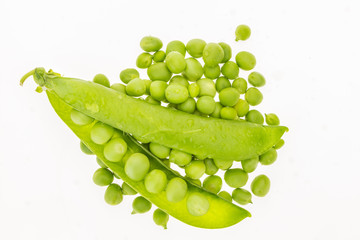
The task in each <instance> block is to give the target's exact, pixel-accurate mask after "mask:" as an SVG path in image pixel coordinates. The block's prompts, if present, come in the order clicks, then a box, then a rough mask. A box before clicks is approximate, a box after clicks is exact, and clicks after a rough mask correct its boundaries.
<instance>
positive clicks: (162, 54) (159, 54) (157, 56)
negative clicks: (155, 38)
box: [153, 50, 166, 62]
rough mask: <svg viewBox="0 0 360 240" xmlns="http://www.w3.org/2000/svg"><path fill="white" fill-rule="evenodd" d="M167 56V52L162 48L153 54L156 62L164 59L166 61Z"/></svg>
mask: <svg viewBox="0 0 360 240" xmlns="http://www.w3.org/2000/svg"><path fill="white" fill-rule="evenodd" d="M165 58H166V53H165V52H164V51H162V50H160V51H157V52H156V53H154V55H153V60H154V62H163V61H165Z"/></svg>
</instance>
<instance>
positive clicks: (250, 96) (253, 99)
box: [245, 87, 263, 106]
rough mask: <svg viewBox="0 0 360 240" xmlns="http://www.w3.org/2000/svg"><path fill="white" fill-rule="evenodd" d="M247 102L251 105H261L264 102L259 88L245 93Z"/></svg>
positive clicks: (250, 89)
mask: <svg viewBox="0 0 360 240" xmlns="http://www.w3.org/2000/svg"><path fill="white" fill-rule="evenodd" d="M245 100H246V101H247V102H248V103H249V104H250V105H251V106H256V105H259V104H260V103H261V102H262V100H263V95H262V93H261V92H260V91H259V89H257V88H253V87H251V88H249V89H248V90H247V91H246V93H245Z"/></svg>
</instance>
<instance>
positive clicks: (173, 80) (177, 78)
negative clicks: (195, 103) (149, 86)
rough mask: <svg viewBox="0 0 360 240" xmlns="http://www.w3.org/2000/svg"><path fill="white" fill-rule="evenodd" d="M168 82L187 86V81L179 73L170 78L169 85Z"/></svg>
mask: <svg viewBox="0 0 360 240" xmlns="http://www.w3.org/2000/svg"><path fill="white" fill-rule="evenodd" d="M170 84H179V85H183V86H184V87H189V82H188V81H187V80H186V79H185V78H184V77H183V76H180V75H175V76H173V77H172V78H171V79H170V82H169V85H170Z"/></svg>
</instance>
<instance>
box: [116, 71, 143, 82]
mask: <svg viewBox="0 0 360 240" xmlns="http://www.w3.org/2000/svg"><path fill="white" fill-rule="evenodd" d="M139 77H140V74H139V72H138V71H137V70H136V69H135V68H127V69H124V70H122V71H121V73H120V80H121V81H122V82H123V83H125V84H127V83H128V82H130V81H131V80H133V79H134V78H139Z"/></svg>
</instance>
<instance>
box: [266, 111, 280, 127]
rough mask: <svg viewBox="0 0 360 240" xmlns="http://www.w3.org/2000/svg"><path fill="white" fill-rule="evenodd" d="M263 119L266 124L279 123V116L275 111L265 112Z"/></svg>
mask: <svg viewBox="0 0 360 240" xmlns="http://www.w3.org/2000/svg"><path fill="white" fill-rule="evenodd" d="M265 120H266V123H267V124H268V125H279V124H280V120H279V117H278V116H277V115H276V114H275V113H268V114H265Z"/></svg>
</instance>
